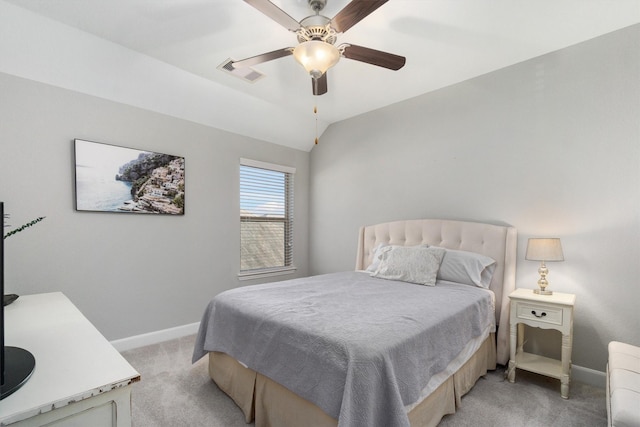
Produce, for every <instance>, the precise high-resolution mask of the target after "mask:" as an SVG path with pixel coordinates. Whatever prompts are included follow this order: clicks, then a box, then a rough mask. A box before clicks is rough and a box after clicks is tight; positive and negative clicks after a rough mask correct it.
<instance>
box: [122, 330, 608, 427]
mask: <svg viewBox="0 0 640 427" xmlns="http://www.w3.org/2000/svg"><path fill="white" fill-rule="evenodd" d="M194 342H195V335H192V336H188V337H184V338H179V339H176V340H171V341H167V342H164V343H160V344H155V345H151V346H148V347H142V348H139V349H134V350H129V351H125V352H123V353H122V354H123V356H124V357H125V358H126V359H127V360H128V361H129V363H131V365H133V367H134V368H135V369H136V370H137V371H138V372H140V375H141V377H142V380H141V381H140V382H138V383H136V384H134V386H133V396H132V411H133V426H134V427H178V426H189V427H197V426H203V427H204V426H207V427H236V426H237V427H246V426H251V425H253V424H246V423H245V422H244V416H243V414H242V412H241V411H240V409H239V408H238V407H237V406H236V405H235V403H234V402H233V401H232V400H231V399H230V398H229V397H227V395H226V394H224V393H223V392H222V391H220V389H218V387H217V386H216V385H215V383H214V382H213V381H211V379H210V378H209V375H208V372H207V362H208V360H207V358H203V359H201V360H200V361H198V362H197V363H196V364H193V365H192V364H191V353H192V351H193V344H194ZM606 425H607V412H606V407H605V391H604V390H603V389H600V388H596V387H592V386H588V385H585V384H581V383H579V382H573V383H572V384H571V390H570V399H568V400H565V399H562V398H561V397H560V384H559V382H558V381H557V380H553V379H548V378H546V377H543V376H539V375H535V374H530V373H528V372H523V371H518V373H517V376H516V382H515V383H514V384H511V383H509V382H508V381H506V380H505V379H504V370H502V369H498V370H497V371H495V372H491V373H489V374H487V376H486V377H484V378H481V379H480V380H479V381H478V382H477V383H476V385H475V386H474V388H473V389H472V390H471V392H469V394H467V395H466V396H464V397H463V398H462V407H461V408H459V409H458V411H457V412H456V413H455V414H454V415H448V416H446V417H444V418H443V420H442V422H441V423H440V426H441V427H467V426H469V427H471V426H473V427H556V426H557V427H588V426H600V427H604V426H606ZM301 427H303V426H301Z"/></svg>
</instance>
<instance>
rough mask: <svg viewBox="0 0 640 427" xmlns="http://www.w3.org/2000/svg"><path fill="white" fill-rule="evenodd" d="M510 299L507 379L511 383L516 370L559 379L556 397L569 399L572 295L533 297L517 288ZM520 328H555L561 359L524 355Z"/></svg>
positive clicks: (573, 298)
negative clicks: (509, 340)
mask: <svg viewBox="0 0 640 427" xmlns="http://www.w3.org/2000/svg"><path fill="white" fill-rule="evenodd" d="M509 299H510V300H511V310H510V313H511V314H510V316H509V319H510V325H511V327H510V332H511V346H510V353H511V356H510V358H509V368H508V370H507V377H508V379H509V382H515V379H516V368H518V369H524V370H527V371H530V372H535V373H537V374H542V375H546V376H549V377H552V378H557V379H559V380H560V395H561V396H562V397H563V398H564V399H568V398H569V381H570V376H571V347H572V345H573V307H574V305H575V302H576V296H575V295H574V294H564V293H560V292H554V293H553V295H539V294H535V293H534V292H533V290H532V289H523V288H518V289H516V290H515V291H513V292H512V293H511V294H510V295H509ZM524 325H529V326H532V327H536V328H541V329H555V330H558V331H560V333H561V334H562V351H561V360H556V359H551V358H548V357H544V356H539V355H537V354H532V353H527V352H525V351H524V349H523V345H524Z"/></svg>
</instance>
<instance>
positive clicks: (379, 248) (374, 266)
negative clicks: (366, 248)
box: [365, 243, 389, 273]
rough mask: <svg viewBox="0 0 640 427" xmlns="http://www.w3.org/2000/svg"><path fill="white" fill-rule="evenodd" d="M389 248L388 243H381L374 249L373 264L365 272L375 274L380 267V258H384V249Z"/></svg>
mask: <svg viewBox="0 0 640 427" xmlns="http://www.w3.org/2000/svg"><path fill="white" fill-rule="evenodd" d="M387 246H389V244H388V243H380V244H379V245H378V246H376V247H375V248H373V258H372V260H371V264H369V267H367V268H366V270H365V271H368V272H369V273H373V272H374V271H376V269H377V268H378V265H380V257H381V256H382V248H384V247H387Z"/></svg>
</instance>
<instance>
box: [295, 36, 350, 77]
mask: <svg viewBox="0 0 640 427" xmlns="http://www.w3.org/2000/svg"><path fill="white" fill-rule="evenodd" d="M293 57H294V58H295V59H296V61H298V62H299V63H300V65H302V66H303V67H304V69H305V70H307V72H308V73H309V74H310V75H311V76H312V77H314V78H319V77H320V76H322V75H323V74H324V73H325V72H326V71H327V70H328V69H329V68H331V67H333V66H334V65H336V64H337V63H338V60H339V59H340V51H339V50H338V48H336V47H335V46H334V45H332V44H329V43H326V42H323V41H320V40H310V41H306V42H304V43H300V44H299V45H298V46H296V47H295V49H293Z"/></svg>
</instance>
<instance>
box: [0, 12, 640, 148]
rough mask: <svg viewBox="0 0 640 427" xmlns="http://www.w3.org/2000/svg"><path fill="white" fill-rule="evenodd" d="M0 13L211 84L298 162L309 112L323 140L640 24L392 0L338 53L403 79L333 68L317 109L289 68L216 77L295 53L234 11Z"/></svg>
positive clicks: (272, 29)
mask: <svg viewBox="0 0 640 427" xmlns="http://www.w3.org/2000/svg"><path fill="white" fill-rule="evenodd" d="M3 1H4V2H5V3H10V4H12V5H14V6H18V7H20V8H23V9H27V10H29V11H31V12H33V13H35V14H37V15H42V16H45V17H48V18H50V19H52V20H55V21H57V22H59V23H63V24H65V25H66V26H70V27H74V28H76V29H79V30H82V31H84V32H86V33H90V34H92V35H94V36H97V37H99V38H102V39H105V40H108V41H110V42H114V43H116V44H118V45H121V46H124V47H126V48H128V49H131V50H133V51H136V52H139V53H141V54H144V55H146V56H148V57H151V58H155V59H157V60H159V61H162V62H163V63H166V64H170V65H171V66H173V67H177V69H179V71H180V72H184V73H190V74H191V75H192V77H193V75H195V76H198V78H200V79H202V78H204V79H206V80H207V81H213V82H215V83H216V84H209V85H208V86H206V90H207V91H211V97H212V98H215V99H216V100H217V101H216V102H218V103H220V105H224V106H225V108H226V109H227V110H229V111H232V112H235V113H236V114H237V115H239V116H242V118H243V119H242V120H239V121H238V123H237V124H227V125H220V126H219V127H221V128H223V129H227V130H231V131H233V132H236V133H239V134H244V135H248V136H252V137H256V136H257V137H258V138H261V139H265V140H268V141H271V142H274V143H277V144H282V145H286V146H291V147H294V148H298V149H302V150H310V149H311V148H312V147H313V140H314V137H315V132H316V129H315V116H314V115H313V109H314V106H317V108H318V119H319V123H320V125H319V126H318V131H319V132H320V133H321V132H322V131H323V130H324V129H325V128H326V127H327V126H328V125H330V124H331V123H334V122H338V121H340V120H344V119H346V118H349V117H353V116H355V115H358V114H362V113H365V112H367V111H371V110H373V109H377V108H380V107H383V106H386V105H389V104H392V103H396V102H399V101H402V100H405V99H408V98H412V97H415V96H418V95H421V94H424V93H427V92H430V91H433V90H436V89H438V88H442V87H445V86H448V85H451V84H454V83H457V82H460V81H464V80H467V79H469V78H472V77H474V76H478V75H481V74H484V73H487V72H490V71H493V70H496V69H499V68H503V67H506V66H509V65H511V64H514V63H517V62H521V61H523V60H527V59H530V58H533V57H536V56H539V55H542V54H545V53H548V52H551V51H554V50H558V49H562V48H564V47H567V46H570V45H573V44H576V43H579V42H581V41H584V40H588V39H591V38H593V37H597V36H599V35H602V34H605V33H608V32H611V31H615V30H617V29H620V28H623V27H626V26H629V25H633V24H636V23H638V22H640V0H390V1H389V2H388V3H386V4H385V5H383V6H382V7H380V8H379V9H378V10H376V11H375V12H373V13H372V14H371V15H369V16H368V17H366V18H365V19H364V20H362V21H361V22H360V23H358V24H357V25H356V26H354V27H353V28H351V29H350V30H348V31H347V32H346V33H344V34H340V35H339V36H338V42H337V44H340V43H345V42H348V43H353V44H357V45H361V46H366V47H371V48H374V49H378V50H383V51H387V52H391V53H395V54H398V55H402V56H405V57H406V58H407V63H406V65H405V67H404V68H402V69H401V70H399V71H390V70H387V69H384V68H379V67H375V66H373V65H368V64H364V63H360V62H356V61H352V60H349V59H341V60H340V62H339V63H338V64H337V65H336V66H335V67H334V68H332V69H331V70H329V72H328V85H329V92H328V93H327V94H325V95H322V96H319V97H314V96H313V95H312V94H311V81H310V78H309V76H308V75H307V74H306V73H305V71H304V70H303V69H302V67H301V66H300V65H298V64H297V63H296V62H295V60H294V59H293V58H292V57H285V58H281V59H278V60H274V61H271V62H268V63H263V64H260V65H257V66H255V67H254V68H255V69H257V70H259V71H260V72H262V73H264V74H266V77H265V78H263V79H261V80H259V81H257V82H255V83H253V84H251V83H247V82H245V81H243V80H240V79H238V78H235V77H233V76H231V75H229V74H227V73H224V72H223V71H220V70H218V69H217V67H218V66H219V65H220V64H221V63H222V62H224V61H225V60H227V59H228V58H233V59H236V60H238V59H243V58H246V57H250V56H254V55H257V54H260V53H264V52H268V51H272V50H276V49H280V48H284V47H290V46H291V47H292V46H295V44H296V37H295V34H294V33H291V32H289V31H287V30H286V29H285V28H283V27H281V26H280V25H279V24H277V23H275V22H274V21H272V20H271V19H270V18H268V17H267V16H265V15H263V14H262V13H260V12H259V11H257V10H256V9H254V8H253V7H251V6H249V5H248V4H247V3H245V2H244V1H242V0H110V1H104V0H54V1H52V0H0V4H1V3H2V2H3ZM273 3H274V4H276V5H277V6H278V7H280V8H281V9H283V10H284V11H286V12H287V13H288V14H289V15H291V16H292V17H293V18H295V19H296V20H301V19H302V18H304V17H305V16H308V15H310V14H311V12H310V11H309V9H308V7H307V3H306V0H273ZM347 3H348V0H328V4H327V6H326V8H325V9H324V11H323V12H322V14H323V15H326V16H328V17H329V18H331V17H333V16H334V15H335V14H336V13H337V12H338V11H339V10H341V9H342V8H343V7H344V6H345V5H346V4H347ZM30 15H33V14H30ZM33 16H35V15H33ZM0 71H2V70H0ZM175 74H176V75H177V74H178V73H175ZM150 78H151V77H150ZM164 84H165V86H167V87H168V86H170V82H169V81H165V82H164ZM78 90H81V91H82V90H83V89H82V88H78ZM85 91H86V90H85ZM102 96H106V95H102ZM166 98H168V99H167V100H166V102H170V101H169V98H170V97H166ZM156 102H164V101H161V100H156ZM131 103H132V104H135V102H131ZM139 105H141V104H139ZM248 105H252V106H251V108H248ZM158 110H159V111H169V110H163V109H162V108H158ZM188 110H189V108H188V107H184V108H183V114H182V118H187V119H192V120H193V121H196V122H201V123H205V124H209V125H211V124H213V125H216V123H215V120H214V121H207V120H209V119H207V120H203V119H202V118H201V117H200V116H199V115H198V114H197V113H196V112H194V113H193V117H192V118H190V116H189V114H191V113H190V112H189V111H188ZM211 120H213V119H211ZM227 121H229V120H227ZM294 122H295V123H301V124H303V125H304V128H303V130H301V128H300V127H296V126H293V125H292V123H294Z"/></svg>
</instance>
